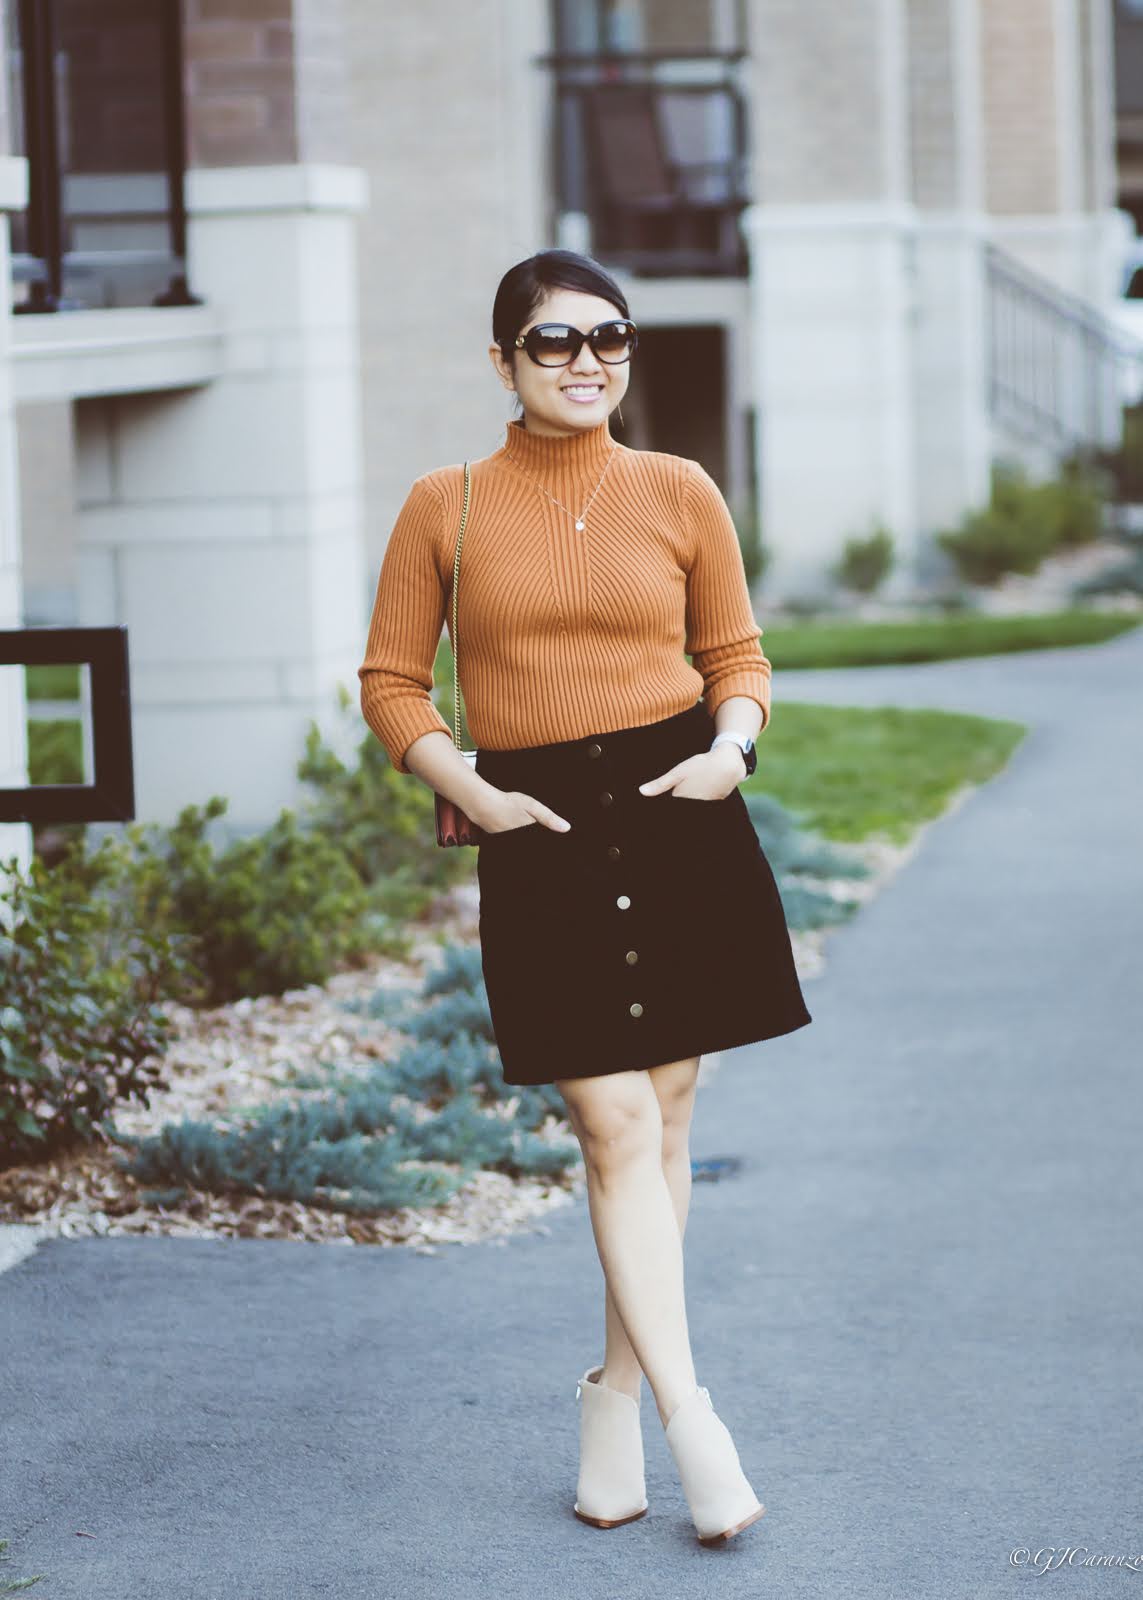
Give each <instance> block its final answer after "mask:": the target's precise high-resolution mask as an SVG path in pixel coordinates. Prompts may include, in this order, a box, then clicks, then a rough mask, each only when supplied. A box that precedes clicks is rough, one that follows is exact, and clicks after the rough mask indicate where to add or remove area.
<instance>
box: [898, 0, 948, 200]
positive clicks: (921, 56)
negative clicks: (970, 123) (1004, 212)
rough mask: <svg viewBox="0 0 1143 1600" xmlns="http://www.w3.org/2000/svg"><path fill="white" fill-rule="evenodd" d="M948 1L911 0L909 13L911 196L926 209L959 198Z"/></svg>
mask: <svg viewBox="0 0 1143 1600" xmlns="http://www.w3.org/2000/svg"><path fill="white" fill-rule="evenodd" d="M952 4H956V0H912V4H910V6H909V8H908V13H907V19H908V21H907V26H908V42H909V144H910V155H911V165H912V173H913V200H914V202H915V203H916V204H917V205H918V206H921V207H922V208H924V209H926V210H939V209H942V208H944V207H950V206H955V205H956V204H957V200H958V187H959V186H958V174H957V114H958V113H957V105H956V80H955V62H954V59H953V43H954V41H953V37H952V27H951V18H950V15H949V12H950V6H951V5H952Z"/></svg>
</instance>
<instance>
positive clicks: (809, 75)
mask: <svg viewBox="0 0 1143 1600" xmlns="http://www.w3.org/2000/svg"><path fill="white" fill-rule="evenodd" d="M882 10H883V6H882V4H881V3H880V0H847V3H846V4H845V5H833V4H829V5H816V4H810V3H808V0H751V3H750V7H749V12H748V30H749V31H748V41H747V42H748V46H749V48H750V50H751V53H752V58H753V60H752V67H753V81H754V87H755V98H754V116H753V124H754V130H755V134H754V157H753V166H754V172H755V195H756V197H757V198H758V200H760V201H761V202H763V203H765V204H766V205H821V204H826V203H828V202H830V201H835V202H838V203H840V204H852V203H853V202H855V201H863V200H875V199H880V198H882V197H883V195H884V193H885V191H886V187H887V184H888V182H889V175H888V173H887V171H886V169H885V152H884V143H883V139H882V132H881V128H882V116H883V113H884V99H883V94H882V88H881V79H882V71H881V57H880V51H881V50H882V48H883V44H884V40H883V29H882V27H881V15H880V14H881V12H882Z"/></svg>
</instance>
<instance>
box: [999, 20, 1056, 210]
mask: <svg viewBox="0 0 1143 1600" xmlns="http://www.w3.org/2000/svg"><path fill="white" fill-rule="evenodd" d="M1055 15H1056V8H1055V5H1054V3H1053V0H987V3H982V4H981V6H980V37H981V82H982V96H983V110H984V133H985V141H984V142H985V153H986V160H985V205H986V209H987V210H989V211H991V212H997V213H1008V214H1018V213H1043V212H1051V211H1056V210H1057V209H1058V208H1059V205H1060V198H1061V190H1060V160H1061V149H1060V139H1059V132H1060V130H1059V125H1058V115H1057V97H1056V87H1055V86H1056V70H1057V61H1056V47H1057V42H1056V31H1055Z"/></svg>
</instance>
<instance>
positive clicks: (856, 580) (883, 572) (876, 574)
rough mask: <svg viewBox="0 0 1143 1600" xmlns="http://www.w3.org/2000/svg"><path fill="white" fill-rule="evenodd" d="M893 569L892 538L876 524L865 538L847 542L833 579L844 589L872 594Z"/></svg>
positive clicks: (883, 528) (884, 529) (886, 530)
mask: <svg viewBox="0 0 1143 1600" xmlns="http://www.w3.org/2000/svg"><path fill="white" fill-rule="evenodd" d="M892 567H893V536H892V534H891V533H890V532H889V530H888V528H886V527H884V526H883V525H882V524H878V525H877V526H876V528H875V529H874V531H873V532H872V533H871V534H870V535H869V537H868V538H866V539H847V540H846V541H845V546H844V548H843V551H842V556H841V560H840V561H839V562H838V563H837V566H836V567H835V568H834V576H835V577H836V579H837V581H838V582H839V583H840V584H841V585H842V587H843V588H845V589H851V590H853V591H854V592H855V593H857V594H872V593H873V591H874V590H875V589H877V588H879V587H880V585H881V584H882V583H884V581H885V579H886V578H887V577H888V576H889V573H890V571H891V570H892Z"/></svg>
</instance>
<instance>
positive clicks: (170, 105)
mask: <svg viewBox="0 0 1143 1600" xmlns="http://www.w3.org/2000/svg"><path fill="white" fill-rule="evenodd" d="M60 3H61V0H19V4H18V10H17V17H18V22H19V32H20V56H21V82H22V90H23V99H24V148H25V150H26V152H27V160H28V209H27V229H28V251H27V253H26V254H22V255H20V254H14V255H13V261H12V264H13V270H14V272H15V273H16V274H17V275H19V276H20V277H22V278H26V279H27V280H28V298H27V300H26V301H23V302H21V303H20V304H18V305H14V306H13V307H12V310H13V312H15V313H17V314H19V313H21V312H23V313H25V314H31V313H35V314H42V313H44V312H52V311H61V310H68V309H72V308H77V309H84V310H87V309H90V308H89V307H87V306H77V305H76V302H71V301H68V300H66V299H65V298H64V293H63V279H64V264H65V260H66V262H67V265H68V266H69V267H70V268H72V269H84V268H99V267H103V268H106V267H107V265H108V261H109V259H110V260H111V261H115V260H120V261H123V262H124V263H128V262H130V263H133V264H135V263H140V262H147V261H153V260H154V259H155V253H154V252H151V251H140V250H122V251H118V250H117V251H114V252H111V254H110V257H109V255H108V253H107V252H104V251H92V252H84V251H66V252H65V250H64V215H63V185H62V176H61V170H60V142H59V114H60V112H59V104H58V96H57V87H56V73H55V59H56V33H57V21H58V16H57V7H58V5H59V4H60ZM153 5H154V7H155V15H156V20H157V22H158V26H159V37H160V81H159V83H158V84H157V85H156V94H158V95H161V96H162V110H163V132H164V148H165V155H166V179H167V207H166V217H167V223H168V227H169V232H170V249H169V251H164V252H163V254H162V259H163V260H169V261H170V262H171V274H170V279H169V281H168V284H167V287H166V288H165V289H164V290H163V291H162V292H161V293H160V294H158V295H156V296H155V297H154V299H153V300H152V304H153V305H157V306H187V305H200V304H201V303H202V302H201V300H200V298H199V297H198V296H196V295H193V294H192V293H191V291H190V288H189V286H188V283H187V219H186V197H185V190H184V173H185V168H186V127H185V109H184V97H183V45H182V7H181V0H153Z"/></svg>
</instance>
